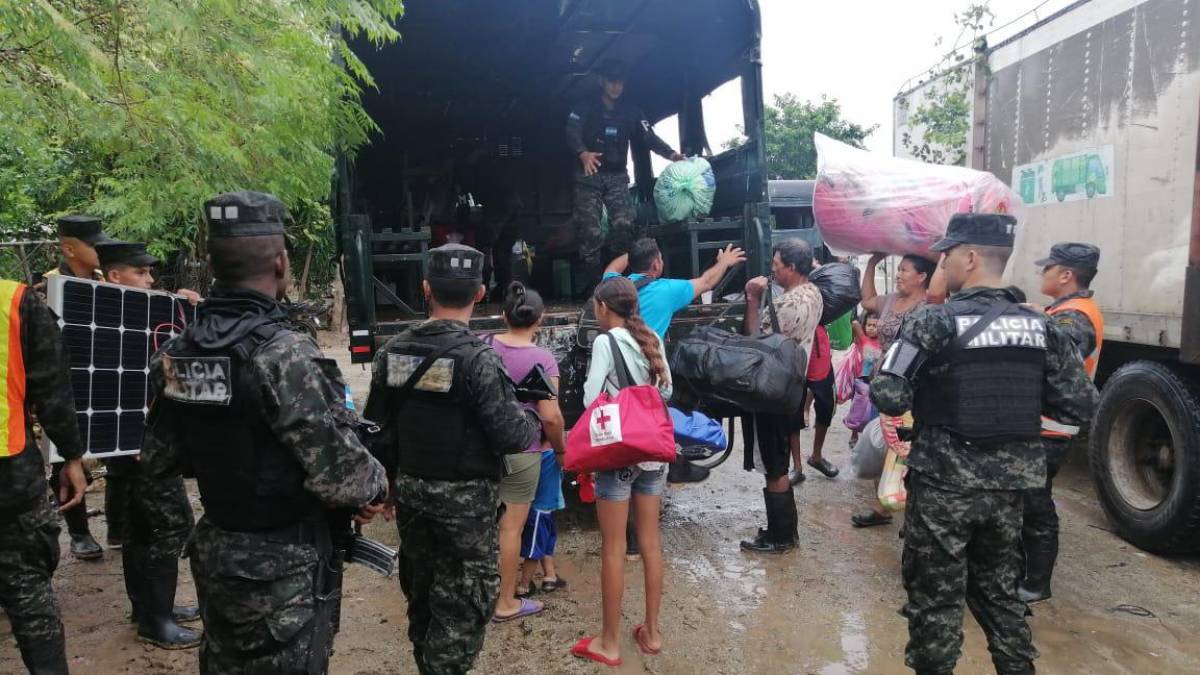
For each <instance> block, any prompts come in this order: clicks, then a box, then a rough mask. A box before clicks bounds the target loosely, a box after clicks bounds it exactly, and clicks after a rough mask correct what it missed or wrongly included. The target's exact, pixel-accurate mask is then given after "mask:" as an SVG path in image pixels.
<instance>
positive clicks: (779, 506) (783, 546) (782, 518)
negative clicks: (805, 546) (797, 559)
mask: <svg viewBox="0 0 1200 675" xmlns="http://www.w3.org/2000/svg"><path fill="white" fill-rule="evenodd" d="M763 502H764V503H765V504H766V509H767V527H766V529H765V530H762V529H760V530H759V531H758V536H756V537H755V538H754V540H753V541H743V542H742V544H741V547H742V550H743V551H750V552H753V553H783V552H785V551H790V550H792V549H793V548H795V547H796V539H797V532H796V527H797V521H798V517H797V514H796V498H795V493H794V492H793V491H792V489H791V488H788V491H787V492H769V491H767V490H766V489H765V488H764V489H763Z"/></svg>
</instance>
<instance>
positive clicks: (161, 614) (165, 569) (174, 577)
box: [137, 560, 200, 649]
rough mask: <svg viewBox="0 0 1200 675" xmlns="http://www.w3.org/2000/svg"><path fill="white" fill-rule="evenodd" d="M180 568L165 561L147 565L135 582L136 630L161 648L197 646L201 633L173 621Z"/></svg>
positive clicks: (147, 640) (145, 640)
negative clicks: (139, 581) (136, 586)
mask: <svg viewBox="0 0 1200 675" xmlns="http://www.w3.org/2000/svg"><path fill="white" fill-rule="evenodd" d="M178 581H179V568H178V567H177V564H176V563H175V561H174V560H172V561H170V562H169V563H167V564H161V565H146V567H145V574H144V575H143V577H142V582H141V583H140V584H139V585H138V604H137V633H138V639H139V640H141V641H143V642H149V643H150V644H152V645H154V646H156V647H161V648H162V649H192V648H193V647H198V646H200V634H199V633H197V632H196V631H193V630H191V629H189V628H184V627H183V626H180V625H179V624H177V623H175V619H174V617H173V616H172V609H173V608H174V604H175V584H176V583H177V582H178Z"/></svg>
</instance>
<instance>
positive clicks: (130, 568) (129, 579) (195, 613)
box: [121, 546, 200, 623]
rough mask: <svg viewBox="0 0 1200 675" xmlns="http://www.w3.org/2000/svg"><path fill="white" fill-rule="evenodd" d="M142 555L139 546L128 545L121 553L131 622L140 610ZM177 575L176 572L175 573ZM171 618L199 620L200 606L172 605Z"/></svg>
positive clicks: (176, 620)
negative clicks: (139, 590)
mask: <svg viewBox="0 0 1200 675" xmlns="http://www.w3.org/2000/svg"><path fill="white" fill-rule="evenodd" d="M141 563H142V555H141V553H140V547H138V546H130V547H129V548H128V549H126V550H125V552H124V553H123V554H122V555H121V568H122V571H123V572H124V574H123V575H122V576H124V577H125V593H126V595H128V596H129V606H130V607H131V608H132V610H131V611H130V613H129V620H130V621H132V622H133V623H137V622H138V616H139V612H140V611H141V600H140V595H139V592H138V589H139V586H140V584H141V583H142V581H141V580H142V579H143V578H144V577H145V572H144V571H143V565H142V564H141ZM176 575H177V576H178V573H176ZM171 618H173V619H175V623H193V622H195V621H199V620H200V608H199V607H195V606H193V605H174V606H173V607H172V608H171Z"/></svg>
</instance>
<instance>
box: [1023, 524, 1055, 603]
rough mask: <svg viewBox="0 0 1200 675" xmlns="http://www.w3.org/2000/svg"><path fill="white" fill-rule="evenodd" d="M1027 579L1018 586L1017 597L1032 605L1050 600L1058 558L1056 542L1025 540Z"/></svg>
mask: <svg viewBox="0 0 1200 675" xmlns="http://www.w3.org/2000/svg"><path fill="white" fill-rule="evenodd" d="M1023 543H1024V546H1025V578H1024V579H1022V580H1021V581H1020V583H1018V584H1017V597H1019V598H1021V602H1024V603H1026V604H1032V603H1035V602H1041V601H1042V600H1047V599H1049V598H1050V576H1051V575H1052V574H1053V573H1054V562H1055V560H1056V559H1057V558H1058V546H1057V542H1055V541H1040V540H1028V539H1027V540H1025V541H1024V542H1023Z"/></svg>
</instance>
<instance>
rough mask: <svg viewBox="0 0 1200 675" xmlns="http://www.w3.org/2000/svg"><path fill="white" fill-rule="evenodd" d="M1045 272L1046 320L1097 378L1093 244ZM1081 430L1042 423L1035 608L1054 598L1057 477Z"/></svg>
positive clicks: (1096, 252) (1034, 496) (1033, 497)
mask: <svg viewBox="0 0 1200 675" xmlns="http://www.w3.org/2000/svg"><path fill="white" fill-rule="evenodd" d="M1034 264H1035V265H1037V266H1038V267H1041V268H1042V288H1041V291H1042V293H1043V294H1044V295H1048V296H1050V297H1051V298H1053V299H1054V302H1053V303H1051V304H1050V306H1049V307H1046V309H1045V311H1046V315H1047V318H1048V319H1049V320H1050V321H1051V322H1052V323H1054V325H1056V326H1058V327H1059V329H1061V330H1062V332H1063V333H1064V334H1066V335H1067V336H1068V337H1070V338H1071V341H1072V342H1074V343H1075V347H1076V348H1078V349H1079V354H1080V356H1082V357H1083V369H1084V371H1085V372H1087V374H1088V377H1091V378H1095V377H1096V366H1097V365H1098V364H1099V361H1100V348H1101V346H1102V344H1103V342H1104V317H1103V315H1102V314H1101V313H1100V308H1099V306H1098V305H1097V304H1096V302H1095V301H1094V300H1093V299H1092V291H1090V290H1088V287H1089V286H1090V285H1091V283H1092V279H1093V278H1095V276H1096V272H1097V271H1098V269H1099V266H1100V249H1099V248H1096V247H1095V246H1092V245H1091V244H1083V243H1079V242H1063V243H1059V244H1055V245H1054V246H1052V247H1051V248H1050V255H1049V256H1047V257H1045V258H1043V259H1041V260H1038V261H1037V262H1035V263H1034ZM1078 433H1079V427H1077V426H1073V425H1068V424H1062V423H1061V422H1059V421H1058V420H1055V419H1051V418H1049V417H1047V418H1043V419H1042V444H1043V445H1044V446H1045V447H1046V484H1045V485H1044V486H1042V487H1037V488H1034V489H1032V490H1029V491H1027V492H1026V493H1025V514H1024V523H1023V525H1022V527H1021V546H1022V548H1023V550H1024V553H1025V573H1024V575H1023V578H1022V579H1021V583H1020V584H1019V585H1018V586H1017V595H1019V596H1020V597H1021V599H1022V600H1024V601H1025V602H1029V603H1033V602H1039V601H1042V600H1045V599H1047V598H1049V597H1050V578H1051V576H1052V575H1053V573H1054V563H1055V561H1056V560H1057V559H1058V511H1057V510H1056V509H1055V507H1054V497H1053V493H1052V490H1053V488H1054V477H1055V476H1057V475H1058V470H1059V468H1060V467H1061V466H1062V464H1063V462H1064V461H1066V458H1067V452H1068V451H1069V450H1070V448H1071V442H1072V440H1073V439H1074V437H1075V436H1076V435H1077V434H1078Z"/></svg>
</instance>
